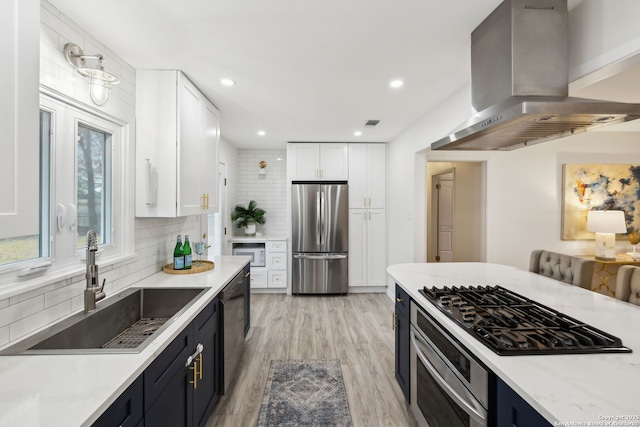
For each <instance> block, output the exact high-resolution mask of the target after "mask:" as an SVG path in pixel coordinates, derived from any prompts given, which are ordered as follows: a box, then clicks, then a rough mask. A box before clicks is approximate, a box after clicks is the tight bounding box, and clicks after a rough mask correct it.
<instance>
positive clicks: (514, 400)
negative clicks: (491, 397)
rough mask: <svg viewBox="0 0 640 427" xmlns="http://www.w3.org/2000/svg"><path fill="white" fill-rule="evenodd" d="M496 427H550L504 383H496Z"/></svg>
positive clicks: (498, 380)
mask: <svg viewBox="0 0 640 427" xmlns="http://www.w3.org/2000/svg"><path fill="white" fill-rule="evenodd" d="M496 405H497V408H496V409H497V411H496V426H497V427H546V426H551V423H549V422H548V421H547V420H545V419H544V418H543V417H542V415H540V414H539V413H538V411H536V410H535V409H533V408H532V407H531V405H529V404H528V403H527V402H526V401H525V400H524V399H522V397H520V396H519V395H518V394H517V393H516V392H515V391H513V390H512V389H511V387H509V386H508V385H507V384H505V383H504V381H502V380H501V379H500V378H498V379H497V381H496Z"/></svg>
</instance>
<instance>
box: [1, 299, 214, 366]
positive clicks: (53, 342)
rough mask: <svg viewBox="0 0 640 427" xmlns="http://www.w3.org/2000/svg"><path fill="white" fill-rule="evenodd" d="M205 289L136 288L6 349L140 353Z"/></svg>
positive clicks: (10, 351)
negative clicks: (94, 309) (92, 310)
mask: <svg viewBox="0 0 640 427" xmlns="http://www.w3.org/2000/svg"><path fill="white" fill-rule="evenodd" d="M205 291H206V289H203V288H130V289H127V290H126V291H123V292H120V293H118V294H116V295H114V296H112V297H110V298H107V299H105V300H104V301H103V302H101V303H99V304H98V305H97V308H96V311H94V312H90V313H84V312H81V313H77V314H75V315H73V316H70V317H68V318H66V319H64V320H61V321H60V322H58V323H56V324H55V325H53V326H51V327H49V328H47V329H46V330H43V331H41V332H39V333H37V334H35V335H32V336H30V337H28V338H26V339H24V340H22V341H19V342H17V343H16V344H14V345H12V346H10V347H7V348H6V349H4V350H2V351H0V355H12V354H21V355H25V354H91V353H139V352H140V351H142V350H143V349H144V348H145V347H146V346H147V345H149V343H150V342H151V341H153V339H154V338H155V337H156V336H157V335H158V334H159V333H160V332H162V331H163V330H165V329H166V328H167V327H168V326H169V324H171V322H173V321H174V320H175V319H176V318H178V316H180V314H182V313H183V312H184V311H185V310H186V309H187V308H189V307H190V306H191V305H192V304H193V303H194V302H195V301H197V300H198V298H199V297H201V296H202V295H203V294H204V293H205Z"/></svg>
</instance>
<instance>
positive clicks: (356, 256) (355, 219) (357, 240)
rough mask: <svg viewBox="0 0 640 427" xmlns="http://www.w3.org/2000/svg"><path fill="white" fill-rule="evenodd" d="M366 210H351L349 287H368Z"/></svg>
mask: <svg viewBox="0 0 640 427" xmlns="http://www.w3.org/2000/svg"><path fill="white" fill-rule="evenodd" d="M365 215H367V210H366V209H349V286H366V285H367V221H366V217H365Z"/></svg>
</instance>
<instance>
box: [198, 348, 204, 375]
mask: <svg viewBox="0 0 640 427" xmlns="http://www.w3.org/2000/svg"><path fill="white" fill-rule="evenodd" d="M202 355H203V353H200V355H199V356H198V363H199V364H200V371H199V372H198V374H199V377H200V378H199V379H202V370H203V368H204V363H203V359H202V357H203V356H202Z"/></svg>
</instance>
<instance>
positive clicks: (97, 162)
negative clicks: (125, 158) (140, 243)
mask: <svg viewBox="0 0 640 427" xmlns="http://www.w3.org/2000/svg"><path fill="white" fill-rule="evenodd" d="M111 139H112V135H111V134H110V133H107V132H105V131H101V130H98V129H93V128H91V127H89V126H88V125H85V124H82V123H79V124H78V156H77V169H78V175H77V188H78V195H77V201H78V232H79V233H78V234H79V236H86V234H87V232H88V231H89V230H94V231H95V232H96V235H97V237H98V243H99V244H104V243H110V240H111V235H110V233H109V232H108V230H110V229H111V227H110V224H111V220H110V218H111V215H110V211H111ZM78 243H79V246H78V247H79V248H83V247H84V246H85V243H84V242H82V239H79V240H78Z"/></svg>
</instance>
